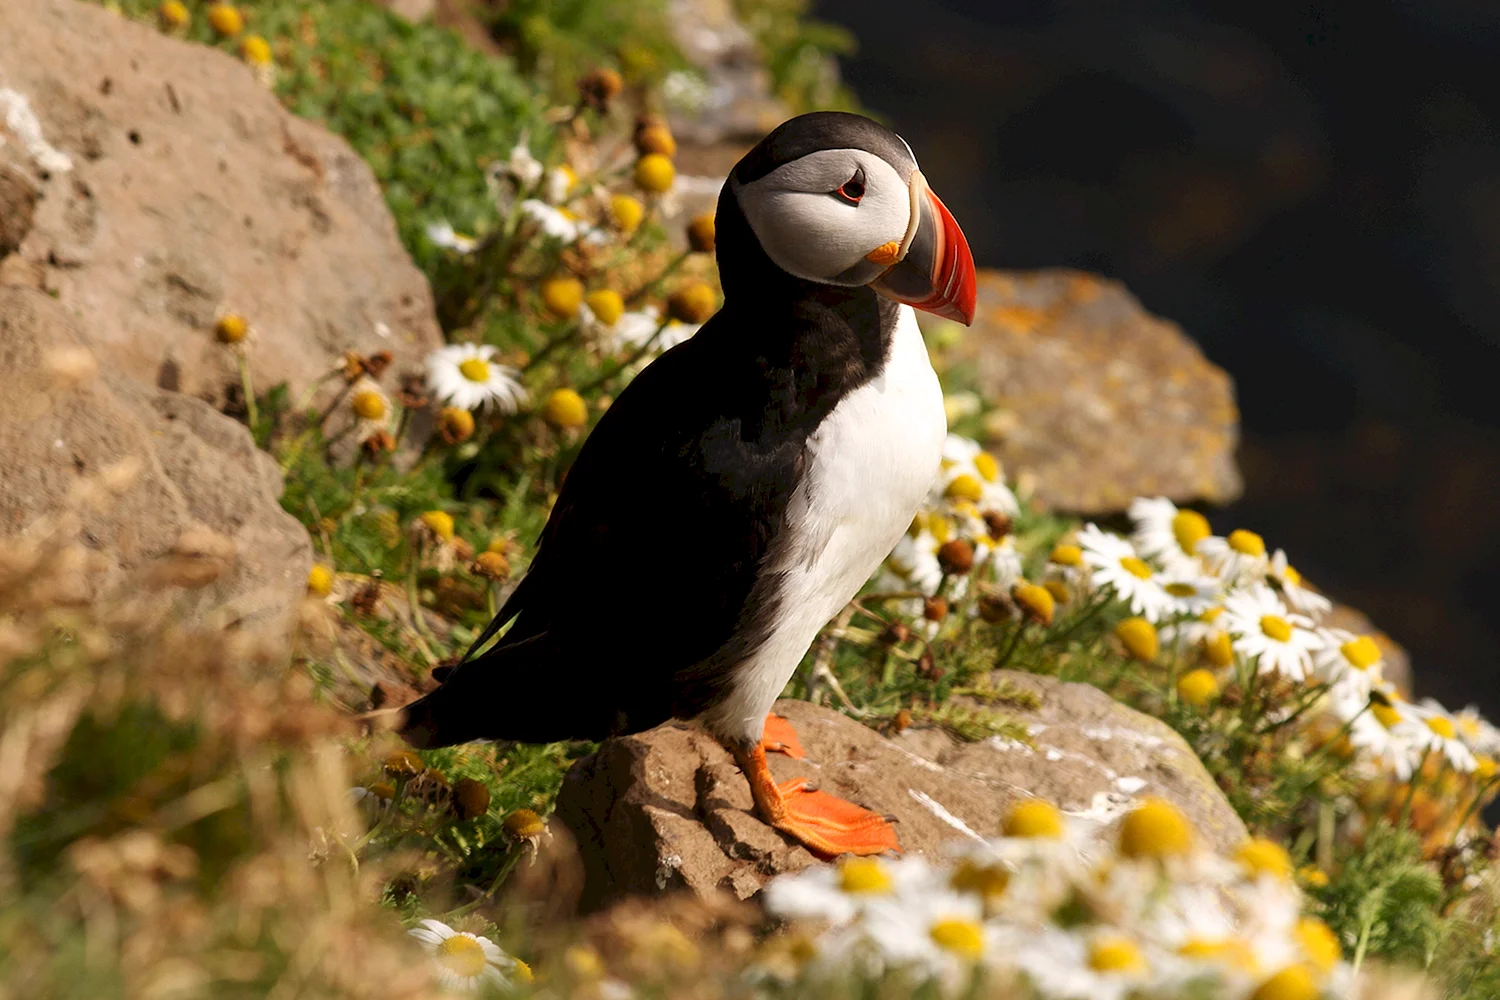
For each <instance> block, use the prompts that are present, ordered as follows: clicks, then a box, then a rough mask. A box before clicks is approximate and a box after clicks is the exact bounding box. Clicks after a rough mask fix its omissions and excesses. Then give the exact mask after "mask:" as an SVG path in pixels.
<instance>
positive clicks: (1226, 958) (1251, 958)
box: [1177, 938, 1255, 972]
mask: <svg viewBox="0 0 1500 1000" xmlns="http://www.w3.org/2000/svg"><path fill="white" fill-rule="evenodd" d="M1177 954H1179V955H1181V956H1182V957H1183V958H1194V959H1197V960H1198V961H1200V962H1217V963H1219V964H1221V965H1229V966H1233V967H1235V968H1238V969H1243V970H1245V971H1246V972H1251V971H1254V969H1255V953H1254V951H1252V950H1251V948H1250V946H1249V945H1248V944H1246V943H1245V942H1244V941H1241V940H1239V939H1238V938H1191V939H1190V940H1188V941H1185V942H1183V944H1182V945H1181V946H1180V947H1178V949H1177Z"/></svg>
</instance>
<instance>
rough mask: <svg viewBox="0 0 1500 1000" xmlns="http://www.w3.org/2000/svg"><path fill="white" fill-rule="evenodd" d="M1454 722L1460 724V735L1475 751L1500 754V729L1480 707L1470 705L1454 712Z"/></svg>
mask: <svg viewBox="0 0 1500 1000" xmlns="http://www.w3.org/2000/svg"><path fill="white" fill-rule="evenodd" d="M1453 722H1454V724H1455V725H1457V726H1458V735H1459V736H1460V737H1461V738H1462V739H1463V741H1464V742H1465V743H1467V744H1468V745H1469V749H1470V750H1473V751H1474V752H1475V753H1480V754H1484V755H1485V756H1487V757H1493V756H1495V755H1496V754H1500V729H1496V728H1495V727H1494V726H1493V725H1491V724H1490V722H1489V721H1488V720H1487V719H1485V717H1484V716H1483V715H1480V714H1479V709H1477V708H1475V707H1474V706H1473V705H1469V706H1468V707H1466V708H1464V709H1463V710H1461V711H1458V712H1454V713H1453Z"/></svg>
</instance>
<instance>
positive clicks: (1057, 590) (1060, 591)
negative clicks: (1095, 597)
mask: <svg viewBox="0 0 1500 1000" xmlns="http://www.w3.org/2000/svg"><path fill="white" fill-rule="evenodd" d="M1042 586H1043V587H1045V588H1046V589H1047V593H1049V594H1051V595H1052V600H1053V602H1054V606H1055V605H1056V604H1067V603H1068V602H1069V601H1071V600H1072V599H1073V592H1072V591H1071V590H1069V589H1068V585H1067V584H1066V583H1063V582H1062V581H1061V580H1048V581H1047V582H1046V583H1044V584H1042Z"/></svg>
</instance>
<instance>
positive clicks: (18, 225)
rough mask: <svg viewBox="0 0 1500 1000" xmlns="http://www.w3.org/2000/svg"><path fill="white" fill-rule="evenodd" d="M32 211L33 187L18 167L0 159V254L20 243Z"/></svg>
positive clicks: (13, 249) (34, 206)
mask: <svg viewBox="0 0 1500 1000" xmlns="http://www.w3.org/2000/svg"><path fill="white" fill-rule="evenodd" d="M35 213H36V188H35V187H34V186H33V185H32V183H31V182H30V181H29V180H27V179H26V177H25V175H23V174H22V173H21V172H20V171H18V170H11V169H8V168H7V167H6V166H5V164H4V163H0V258H4V257H5V256H6V255H7V254H9V253H13V252H14V251H15V249H16V248H17V247H19V246H20V245H21V240H23V239H24V238H25V237H26V234H27V233H29V232H31V219H32V216H33V215H34V214H35Z"/></svg>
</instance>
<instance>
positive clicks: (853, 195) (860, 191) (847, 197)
mask: <svg viewBox="0 0 1500 1000" xmlns="http://www.w3.org/2000/svg"><path fill="white" fill-rule="evenodd" d="M833 196H834V197H835V198H840V199H842V200H843V201H847V202H848V203H849V204H851V205H858V204H859V199H861V198H863V197H864V196H865V168H864V167H856V168H855V169H854V176H853V177H851V178H849V179H848V180H847V181H845V182H844V183H843V185H842V186H840V187H839V189H838V190H837V191H834V192H833Z"/></svg>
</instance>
